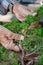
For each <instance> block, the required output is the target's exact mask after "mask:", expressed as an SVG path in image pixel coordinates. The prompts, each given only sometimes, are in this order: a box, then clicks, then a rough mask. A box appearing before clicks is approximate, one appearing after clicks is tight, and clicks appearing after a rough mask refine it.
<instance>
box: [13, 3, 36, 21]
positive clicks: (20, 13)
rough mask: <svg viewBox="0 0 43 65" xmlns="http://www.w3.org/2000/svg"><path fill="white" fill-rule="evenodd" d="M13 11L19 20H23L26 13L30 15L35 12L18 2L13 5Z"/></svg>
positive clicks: (33, 14)
mask: <svg viewBox="0 0 43 65" xmlns="http://www.w3.org/2000/svg"><path fill="white" fill-rule="evenodd" d="M13 13H14V14H15V15H16V17H17V19H18V20H20V21H23V20H24V19H25V16H26V15H28V14H29V15H32V16H35V15H36V13H32V12H31V11H30V10H29V9H28V7H26V6H23V5H21V4H19V3H16V4H15V5H14V7H13Z"/></svg>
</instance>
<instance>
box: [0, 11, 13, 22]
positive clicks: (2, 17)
mask: <svg viewBox="0 0 43 65" xmlns="http://www.w3.org/2000/svg"><path fill="white" fill-rule="evenodd" d="M12 18H13V14H12V13H11V12H8V13H7V14H6V15H1V14H0V21H1V22H10V21H11V19H12Z"/></svg>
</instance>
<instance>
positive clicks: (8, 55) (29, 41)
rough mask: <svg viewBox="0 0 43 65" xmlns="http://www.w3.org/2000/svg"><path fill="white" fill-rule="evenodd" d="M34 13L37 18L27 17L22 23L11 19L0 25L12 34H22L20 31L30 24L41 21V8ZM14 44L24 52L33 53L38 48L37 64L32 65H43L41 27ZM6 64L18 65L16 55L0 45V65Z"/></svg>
mask: <svg viewBox="0 0 43 65" xmlns="http://www.w3.org/2000/svg"><path fill="white" fill-rule="evenodd" d="M36 12H37V13H38V16H37V17H32V16H31V15H28V16H26V19H25V21H24V22H22V23H21V22H19V21H18V20H17V19H13V20H12V21H11V22H10V23H0V25H2V26H4V27H6V28H8V29H9V30H11V31H12V32H15V33H19V34H22V29H26V28H27V27H28V26H29V25H30V24H31V23H32V22H35V21H37V20H40V19H43V6H42V7H40V8H38V10H37V11H36ZM33 35H34V36H33ZM15 42H16V43H17V44H21V45H22V46H23V48H24V49H25V50H30V51H34V50H35V49H36V48H38V49H39V50H38V52H39V53H40V56H39V57H38V59H39V62H37V63H35V64H34V65H43V27H41V25H38V27H36V28H33V29H32V30H30V31H27V36H25V39H24V40H23V41H17V40H15ZM35 46H36V48H35ZM6 60H9V62H8V61H7V62H6ZM7 63H8V65H20V64H19V63H18V61H17V58H16V53H14V52H13V51H9V50H6V49H5V48H4V47H3V46H2V45H0V65H2V64H3V65H7Z"/></svg>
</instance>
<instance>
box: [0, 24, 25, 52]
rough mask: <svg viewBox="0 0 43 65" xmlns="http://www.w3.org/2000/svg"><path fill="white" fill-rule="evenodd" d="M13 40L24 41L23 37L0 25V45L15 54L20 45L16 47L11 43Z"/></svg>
mask: <svg viewBox="0 0 43 65" xmlns="http://www.w3.org/2000/svg"><path fill="white" fill-rule="evenodd" d="M13 39H16V40H19V41H20V40H24V36H22V35H19V34H15V33H13V32H11V31H10V30H8V29H6V28H5V27H3V26H1V25H0V43H1V44H2V45H3V46H4V47H5V48H6V49H9V50H13V51H16V52H19V51H20V50H21V49H20V45H19V46H18V45H16V43H14V42H13Z"/></svg>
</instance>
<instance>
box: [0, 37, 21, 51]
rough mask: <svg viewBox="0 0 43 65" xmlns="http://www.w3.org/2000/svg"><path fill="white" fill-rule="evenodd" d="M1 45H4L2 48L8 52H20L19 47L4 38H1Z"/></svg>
mask: <svg viewBox="0 0 43 65" xmlns="http://www.w3.org/2000/svg"><path fill="white" fill-rule="evenodd" d="M0 43H1V44H2V46H4V47H5V48H6V49H8V50H13V51H16V52H19V51H20V49H19V46H17V45H16V44H15V43H13V40H8V39H7V38H5V37H4V36H0Z"/></svg>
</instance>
